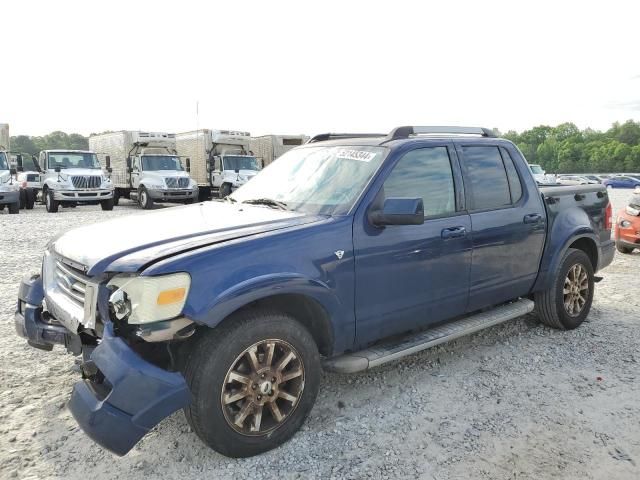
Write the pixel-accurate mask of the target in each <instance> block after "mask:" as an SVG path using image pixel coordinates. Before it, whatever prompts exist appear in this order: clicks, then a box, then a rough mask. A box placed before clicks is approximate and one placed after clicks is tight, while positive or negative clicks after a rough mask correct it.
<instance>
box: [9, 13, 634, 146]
mask: <svg viewBox="0 0 640 480" xmlns="http://www.w3.org/2000/svg"><path fill="white" fill-rule="evenodd" d="M436 3H437V4H436ZM1 11H2V20H3V21H2V26H1V27H0V35H2V39H3V40H2V41H1V42H0V45H2V46H3V48H2V50H3V51H2V57H1V58H3V59H4V60H3V62H2V64H3V66H4V67H5V68H3V73H2V75H1V76H0V123H9V124H10V127H11V133H12V135H18V134H29V135H43V134H45V133H49V132H51V131H53V130H63V131H66V132H69V133H70V132H78V133H82V134H85V135H87V134H89V133H91V132H99V131H103V130H122V129H143V130H154V131H170V132H181V131H186V130H192V129H195V128H196V126H199V127H200V128H222V129H225V128H229V129H239V130H246V131H250V132H251V133H252V134H254V135H258V134H266V133H306V134H314V133H319V132H324V131H358V132H360V131H362V132H364V131H376V132H377V131H382V132H386V131H388V130H390V129H391V128H393V127H395V126H398V125H405V124H412V125H434V124H436V125H437V124H440V125H449V124H455V125H481V126H487V127H498V128H500V129H501V130H502V131H506V130H509V129H517V130H522V129H526V128H529V127H532V126H534V125H538V124H541V123H545V124H551V125H555V124H558V123H561V122H564V121H573V122H575V123H576V124H578V126H579V127H581V128H584V127H587V126H591V127H593V128H599V129H605V128H607V127H608V126H609V125H610V124H611V123H612V122H613V121H616V120H619V121H624V120H626V119H629V118H633V119H635V120H638V119H640V61H639V60H640V28H639V27H638V19H639V18H640V16H639V14H640V2H638V1H626V2H618V1H612V0H608V1H606V2H605V1H600V2H585V1H581V2H577V1H576V2H569V1H566V2H565V1H558V0H556V1H553V2H546V1H541V0H531V1H529V0H523V1H509V2H491V1H487V0H483V1H477V0H476V1H472V2H455V1H446V2H444V1H442V2H429V4H428V2H405V1H402V0H394V1H387V2H375V1H366V2H365V1H362V2H359V1H347V0H341V1H337V2H334V1H328V0H322V1H306V2H304V1H256V2H253V1H236V2H213V1H207V2H195V1H194V2H192V1H190V0H179V1H172V2H164V1H153V2H143V1H132V0H128V1H119V0H109V1H102V2H98V1H77V2H75V1H74V2H71V1H65V0H57V1H50V0H48V1H42V2H40V1H30V0H5V1H3V2H2V10H1ZM196 102H199V116H196Z"/></svg>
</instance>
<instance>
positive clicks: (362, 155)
mask: <svg viewBox="0 0 640 480" xmlns="http://www.w3.org/2000/svg"><path fill="white" fill-rule="evenodd" d="M376 155H377V153H376V152H367V151H364V150H338V153H337V154H336V157H338V158H344V159H346V160H358V161H359V162H370V161H371V160H373V159H374V158H375V156H376Z"/></svg>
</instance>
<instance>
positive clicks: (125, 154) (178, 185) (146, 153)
mask: <svg viewBox="0 0 640 480" xmlns="http://www.w3.org/2000/svg"><path fill="white" fill-rule="evenodd" d="M89 147H90V148H91V149H92V150H94V151H96V152H97V153H98V154H99V155H100V156H103V157H104V158H105V163H106V165H107V168H110V169H111V180H112V182H113V183H114V186H115V203H116V205H117V203H118V200H119V199H120V198H123V197H124V198H130V199H131V200H134V201H137V202H138V203H139V204H140V206H141V207H142V208H144V209H150V208H152V207H153V204H154V202H174V203H192V202H194V201H195V200H197V199H198V185H197V184H196V182H195V181H194V180H193V179H192V178H191V177H190V176H189V170H190V162H189V158H187V159H186V161H185V164H186V167H185V166H183V165H182V162H181V160H180V157H179V156H178V153H177V151H176V136H175V134H173V133H163V132H138V131H128V130H123V131H119V132H111V133H103V134H100V135H92V136H91V137H89Z"/></svg>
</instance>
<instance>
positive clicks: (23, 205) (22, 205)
mask: <svg viewBox="0 0 640 480" xmlns="http://www.w3.org/2000/svg"><path fill="white" fill-rule="evenodd" d="M26 207H27V191H26V190H25V189H24V188H21V189H20V210H22V209H24V208H26Z"/></svg>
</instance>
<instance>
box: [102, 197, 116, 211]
mask: <svg viewBox="0 0 640 480" xmlns="http://www.w3.org/2000/svg"><path fill="white" fill-rule="evenodd" d="M113 205H114V201H113V198H110V199H109V200H102V201H101V202H100V207H101V208H102V210H104V211H110V210H113Z"/></svg>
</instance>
